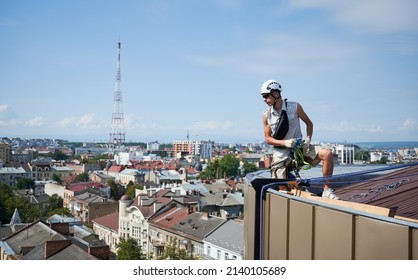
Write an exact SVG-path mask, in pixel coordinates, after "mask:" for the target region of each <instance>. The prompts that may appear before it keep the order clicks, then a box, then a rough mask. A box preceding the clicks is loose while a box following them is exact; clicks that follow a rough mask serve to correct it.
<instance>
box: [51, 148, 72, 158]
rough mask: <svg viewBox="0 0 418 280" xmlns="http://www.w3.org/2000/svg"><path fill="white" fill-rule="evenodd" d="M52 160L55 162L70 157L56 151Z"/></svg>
mask: <svg viewBox="0 0 418 280" xmlns="http://www.w3.org/2000/svg"><path fill="white" fill-rule="evenodd" d="M52 158H53V159H55V160H66V159H67V158H68V156H67V155H66V154H64V153H63V152H61V151H60V150H55V152H54V154H53V155H52Z"/></svg>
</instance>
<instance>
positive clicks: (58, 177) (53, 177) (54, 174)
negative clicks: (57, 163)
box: [51, 173, 62, 184]
mask: <svg viewBox="0 0 418 280" xmlns="http://www.w3.org/2000/svg"><path fill="white" fill-rule="evenodd" d="M51 179H52V180H54V181H55V182H57V183H58V184H61V183H62V180H61V176H60V175H58V174H57V173H52V177H51Z"/></svg>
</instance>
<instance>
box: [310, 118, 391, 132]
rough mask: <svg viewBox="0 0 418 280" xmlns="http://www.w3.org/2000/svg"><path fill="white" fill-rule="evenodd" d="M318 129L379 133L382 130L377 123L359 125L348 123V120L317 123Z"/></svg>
mask: <svg viewBox="0 0 418 280" xmlns="http://www.w3.org/2000/svg"><path fill="white" fill-rule="evenodd" d="M317 129H318V130H328V131H333V132H338V133H339V132H343V133H353V132H356V133H364V132H368V133H381V132H384V130H383V128H382V127H381V126H379V125H373V124H372V125H369V126H361V125H356V124H352V123H349V122H348V121H342V122H338V123H332V124H330V125H323V124H322V125H318V127H317Z"/></svg>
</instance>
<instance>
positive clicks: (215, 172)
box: [200, 154, 239, 180]
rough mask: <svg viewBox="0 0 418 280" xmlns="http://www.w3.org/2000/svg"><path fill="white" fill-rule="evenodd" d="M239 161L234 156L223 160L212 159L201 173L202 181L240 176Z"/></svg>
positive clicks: (228, 156) (227, 156)
mask: <svg viewBox="0 0 418 280" xmlns="http://www.w3.org/2000/svg"><path fill="white" fill-rule="evenodd" d="M238 168H239V159H237V158H236V157H235V155H233V154H229V155H226V156H224V157H222V158H215V159H212V160H211V161H210V162H209V164H208V165H207V167H206V168H205V170H204V171H203V172H202V173H200V179H202V180H205V179H213V178H216V179H219V178H222V177H233V176H236V175H238V172H239V171H238Z"/></svg>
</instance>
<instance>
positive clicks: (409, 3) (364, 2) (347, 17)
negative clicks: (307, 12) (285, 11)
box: [288, 0, 418, 33]
mask: <svg viewBox="0 0 418 280" xmlns="http://www.w3.org/2000/svg"><path fill="white" fill-rule="evenodd" d="M288 5H289V6H290V7H291V8H293V9H323V10H327V11H329V12H330V13H331V16H332V18H333V19H334V20H335V21H336V22H339V23H341V24H343V25H347V26H352V27H355V28H357V29H358V30H361V31H369V32H378V33H394V32H405V31H406V32H408V31H418V17H417V16H416V11H417V10H418V2H417V1H415V0H397V1H394V0H351V1H338V0H292V1H289V3H288Z"/></svg>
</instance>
